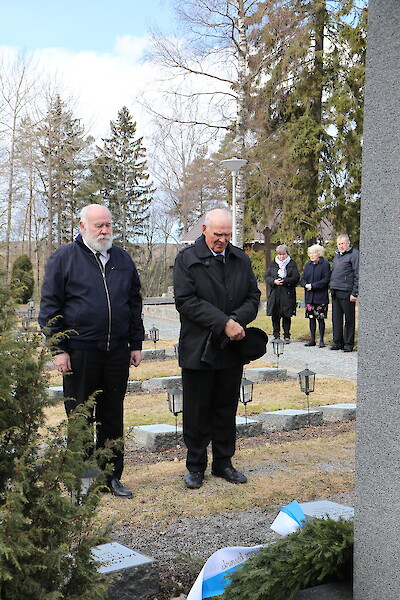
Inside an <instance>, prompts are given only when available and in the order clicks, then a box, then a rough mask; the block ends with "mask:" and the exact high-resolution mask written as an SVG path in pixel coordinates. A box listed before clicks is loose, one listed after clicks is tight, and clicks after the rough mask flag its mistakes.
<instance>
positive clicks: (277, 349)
mask: <svg viewBox="0 0 400 600" xmlns="http://www.w3.org/2000/svg"><path fill="white" fill-rule="evenodd" d="M272 349H273V352H274V354H275V356H276V371H277V373H276V374H277V375H278V369H279V357H280V356H281V355H282V354H283V352H284V350H285V342H284V340H281V339H280V338H274V339H273V340H272Z"/></svg>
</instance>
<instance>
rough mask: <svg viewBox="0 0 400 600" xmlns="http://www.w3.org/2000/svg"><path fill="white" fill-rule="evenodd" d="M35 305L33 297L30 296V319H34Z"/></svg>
mask: <svg viewBox="0 0 400 600" xmlns="http://www.w3.org/2000/svg"><path fill="white" fill-rule="evenodd" d="M34 306H35V302H34V301H33V298H29V300H28V315H29V319H30V320H31V321H32V320H33V318H34V317H33V314H34Z"/></svg>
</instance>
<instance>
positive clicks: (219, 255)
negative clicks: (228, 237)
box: [215, 253, 225, 263]
mask: <svg viewBox="0 0 400 600" xmlns="http://www.w3.org/2000/svg"><path fill="white" fill-rule="evenodd" d="M215 258H216V259H217V260H219V262H222V263H224V262H225V256H224V255H223V254H221V253H219V254H215Z"/></svg>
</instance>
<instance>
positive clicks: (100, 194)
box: [90, 106, 153, 248]
mask: <svg viewBox="0 0 400 600" xmlns="http://www.w3.org/2000/svg"><path fill="white" fill-rule="evenodd" d="M110 127H111V136H110V137H109V138H106V139H103V142H104V148H103V149H99V152H98V154H97V157H96V158H95V160H94V163H93V164H92V167H91V171H92V174H91V178H90V186H91V191H92V200H93V201H97V202H100V203H102V204H103V203H104V204H105V205H106V206H107V208H109V210H110V211H111V214H112V215H113V220H114V237H115V240H116V241H117V242H119V243H120V244H121V245H122V246H123V247H124V248H127V247H128V246H129V245H131V244H132V243H133V240H134V237H135V236H137V235H140V234H141V233H142V232H143V224H144V222H145V220H146V218H147V217H148V210H149V206H150V202H151V194H152V191H153V190H152V185H151V183H150V182H149V175H148V173H147V170H146V168H147V166H146V158H145V156H146V149H145V148H144V146H143V138H137V137H136V122H135V121H133V119H132V116H131V115H130V113H129V110H128V109H127V107H126V106H124V107H123V108H121V110H120V111H119V112H118V117H117V119H116V121H111V123H110Z"/></svg>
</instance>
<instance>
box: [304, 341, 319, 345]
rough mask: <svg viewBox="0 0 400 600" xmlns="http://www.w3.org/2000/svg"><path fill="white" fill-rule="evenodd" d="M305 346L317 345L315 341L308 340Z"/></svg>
mask: <svg viewBox="0 0 400 600" xmlns="http://www.w3.org/2000/svg"><path fill="white" fill-rule="evenodd" d="M304 345H305V346H316V343H315V342H307V344H304Z"/></svg>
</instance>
